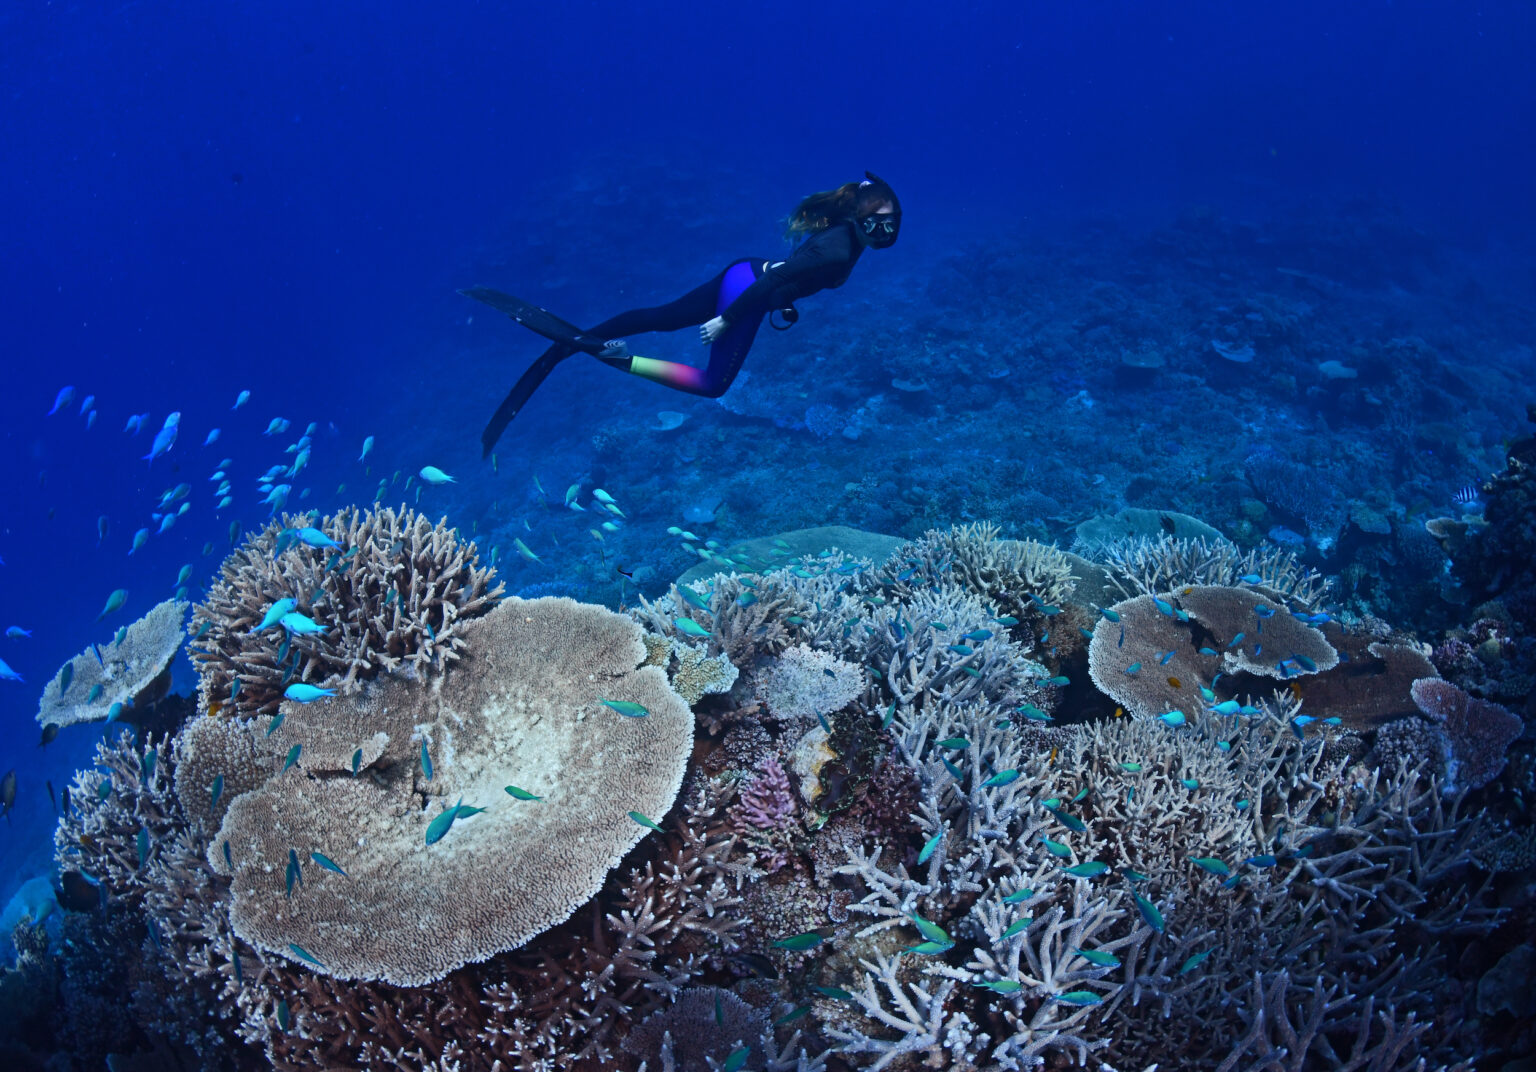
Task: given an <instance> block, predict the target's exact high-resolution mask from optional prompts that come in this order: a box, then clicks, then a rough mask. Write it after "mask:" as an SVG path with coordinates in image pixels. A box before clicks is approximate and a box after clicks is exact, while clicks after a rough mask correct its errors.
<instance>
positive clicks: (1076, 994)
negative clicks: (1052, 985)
mask: <svg viewBox="0 0 1536 1072" xmlns="http://www.w3.org/2000/svg"><path fill="white" fill-rule="evenodd" d="M1056 1000H1057V1001H1059V1002H1061V1003H1062V1004H1063V1005H1099V1004H1102V1003H1103V1001H1104V999H1103V998H1101V997H1099V995H1097V994H1095V993H1094V992H1093V991H1092V990H1069V991H1067V993H1065V994H1057V995H1056Z"/></svg>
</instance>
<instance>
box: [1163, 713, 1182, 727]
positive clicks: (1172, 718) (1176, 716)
mask: <svg viewBox="0 0 1536 1072" xmlns="http://www.w3.org/2000/svg"><path fill="white" fill-rule="evenodd" d="M1157 717H1158V719H1159V720H1160V721H1161V722H1162V723H1163V724H1164V725H1168V726H1182V725H1184V712H1183V711H1165V712H1163V713H1162V714H1160V715H1158V716H1157Z"/></svg>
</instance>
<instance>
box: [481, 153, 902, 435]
mask: <svg viewBox="0 0 1536 1072" xmlns="http://www.w3.org/2000/svg"><path fill="white" fill-rule="evenodd" d="M900 229H901V202H900V201H899V200H898V199H897V197H896V191H894V190H892V189H891V187H890V185H889V184H888V183H886V182H885V181H884V180H883V179H881V178H880V177H879V176H877V175H873V174H871V173H870V172H868V171H866V172H865V173H864V179H863V181H861V182H848V183H844V184H843V185H841V186H839V187H837V188H836V189H833V190H825V191H822V192H821V193H815V194H811V195H810V196H809V197H806V198H805V199H804V200H802V201H801V202H800V204H799V205H798V206H796V208H795V211H794V212H793V213H791V214H790V217H789V223H788V227H787V233H788V235H789V236H790V237H792V238H794V237H798V238H802V239H803V241H801V242H800V244H799V245H798V246H797V247H795V250H794V252H792V253H791V254H790V255H789V256H788V257H787V258H786V259H784V260H782V261H765V260H761V259H758V258H752V257H743V258H741V259H739V260H736V261H733V262H731V264H729V265H728V266H726V268H725V270H724V271H722V272H721V273H720V274H719V275H717V276H715V277H714V278H713V279H711V280H710V281H709V282H707V283H705V284H703V285H702V286H699V287H696V288H694V289H693V290H691V291H689V292H688V293H687V294H684V295H683V296H682V297H681V298H678V299H677V300H676V301H672V302H669V303H667V304H666V305H657V306H653V307H651V308H646V309H631V310H629V311H627V312H623V313H619V314H618V315H617V316H614V317H611V318H609V319H607V320H604V321H603V322H602V323H601V324H597V325H596V326H594V327H593V328H591V329H590V330H588V331H582V330H581V329H580V328H577V327H575V326H574V325H572V324H569V323H567V322H566V321H564V320H561V319H560V318H559V317H557V316H554V315H553V314H552V313H549V312H548V311H547V310H544V309H540V308H539V307H537V306H534V305H529V304H528V303H527V302H524V301H522V300H520V299H518V298H514V297H512V296H511V295H508V294H503V293H501V292H500V291H496V290H491V289H490V288H488V287H471V288H470V289H468V290H465V291H463V292H462V293H464V294H465V295H467V296H469V297H471V298H475V299H477V300H479V301H483V302H485V303H486V304H488V305H490V306H492V307H493V308H496V309H499V310H500V311H501V312H503V313H506V314H507V315H508V316H510V317H511V318H512V319H514V320H516V321H517V322H518V323H520V324H522V325H523V326H524V327H527V328H529V329H530V330H532V331H535V332H537V333H538V334H540V335H543V336H544V337H545V338H548V339H550V340H552V341H553V345H552V346H550V347H549V349H547V350H545V351H544V353H543V354H541V355H540V356H539V358H538V360H536V361H535V362H534V363H533V364H532V365H530V366H529V367H528V370H527V371H526V372H524V373H523V374H522V375H521V376H520V377H518V380H517V383H516V384H514V385H513V387H512V390H511V391H510V392H509V393H508V394H507V397H506V398H505V399H504V400H503V401H502V403H501V405H500V407H498V408H497V410H496V414H495V416H493V417H492V418H491V421H490V423H489V424H488V425H486V427H485V431H484V432H483V433H482V434H481V436H480V443H481V445H482V446H483V447H484V455H485V456H486V457H489V456H490V453H491V448H493V447H494V446H495V445H496V441H497V440H498V439H500V438H501V435H502V433H503V432H505V431H506V429H507V425H509V424H511V423H512V418H514V417H516V416H517V414H518V411H519V410H521V409H522V408H523V406H524V405H526V404H527V402H528V399H529V398H531V397H532V396H533V392H534V391H536V390H537V389H538V387H539V384H541V383H543V382H544V378H545V377H546V376H548V375H549V374H550V373H551V372H552V371H554V367H555V366H556V365H557V364H559V363H560V362H561V361H564V360H565V359H566V358H568V357H570V356H571V355H573V354H576V353H587V354H591V355H592V356H594V357H596V358H597V359H598V360H599V361H601V362H603V363H604V364H605V365H610V366H612V367H613V368H616V369H618V370H620V371H621V372H628V373H630V374H632V375H635V376H640V377H642V378H644V379H647V380H654V381H655V382H656V383H660V384H665V385H666V386H668V387H672V388H676V389H677V390H679V391H686V392H687V393H689V394H694V395H702V396H703V397H705V398H719V397H720V396H721V395H723V394H725V391H726V389H727V388H728V387H730V385H731V381H732V380H734V379H735V378H736V374H737V373H738V372H740V371H741V365H742V362H743V361H745V360H746V357H747V351H748V350H749V349H751V347H752V340H753V339H754V338H755V337H756V336H757V329H758V327H759V326H760V325H761V324H762V321H763V318H764V317H765V316H770V315H771V313H772V312H778V313H779V315H780V316H781V317H782V318H783V320H784V324H783V326H782V327H781V326H780V325H779V324H777V323H774V322H773V321H772V320H771V319H770V321H769V322H770V323H771V324H773V326H774V327H775V328H776V329H778V330H780V331H782V330H785V329H787V328H788V327H789V326H790V325H792V324H794V323H795V322H796V321H797V320H799V312H798V311H797V310H796V309H795V307H794V303H795V302H796V301H797V300H798V299H800V298H804V297H808V296H809V295H811V294H815V293H817V292H818V291H821V290H826V289H827V288H829V287H840V286H842V285H843V284H844V283H846V282H847V281H848V277H849V275H851V274H852V272H853V266H854V265H855V264H857V263H858V261H859V256H860V254H862V253H863V252H864V250H865V249H866V248H869V249H889V248H890V247H891V246H893V245H894V244H895V243H896V235H897V233H898V232H899V231H900ZM694 324H697V325H700V327H699V336H700V338H701V339H702V340H703V342H704V343H705V344H706V345H708V346H709V362H708V364H706V365H705V366H704V367H703V368H697V367H695V366H693V365H686V364H683V363H682V362H679V361H658V360H655V359H653V358H649V357H640V356H638V355H635V354H631V353H630V352H629V346H628V344H627V343H626V342H625V336H629V335H636V334H640V333H641V332H647V331H677V330H679V329H680V328H685V327H689V326H691V325H694Z"/></svg>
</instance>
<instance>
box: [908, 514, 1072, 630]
mask: <svg viewBox="0 0 1536 1072" xmlns="http://www.w3.org/2000/svg"><path fill="white" fill-rule="evenodd" d="M999 531H1000V530H999V529H998V527H997V526H996V525H994V524H992V523H991V522H988V521H978V522H976V523H974V524H970V525H960V526H956V527H955V528H951V529H932V530H930V531H928V532H926V533H924V534H923V536H922V537H921V538H919V539H917V540H913V541H912V542H911V543H907V544H903V545H902V546H901V547H899V548H897V549H896V550H895V551H894V552H892V554H891V556H890V558H889V559H888V560H887V562H886V563H885V565H884V566H882V567H881V568H880V571H879V577H880V579H881V580H883V581H885V582H887V583H889V584H892V585H895V586H897V587H898V588H900V589H901V590H903V591H906V590H910V589H918V588H924V587H929V586H932V585H936V584H952V585H958V586H960V587H962V588H964V589H966V590H967V591H969V592H970V593H971V594H972V595H973V596H974V597H975V598H977V599H979V600H982V601H984V602H986V603H987V604H988V605H989V606H990V607H991V608H994V609H992V611H991V613H992V614H996V615H1004V614H1011V615H1013V616H1015V617H1019V618H1022V617H1024V616H1025V615H1026V614H1030V613H1032V612H1033V610H1034V608H1035V607H1036V606H1037V604H1035V603H1034V601H1033V600H1031V599H1030V597H1031V596H1034V597H1036V598H1038V599H1039V600H1041V601H1042V602H1044V603H1047V604H1061V603H1064V602H1066V601H1067V599H1068V598H1069V597H1070V596H1071V595H1072V591H1073V589H1074V588H1075V587H1076V585H1077V577H1076V575H1075V574H1074V573H1073V563H1072V559H1071V557H1070V556H1068V555H1066V554H1064V553H1063V552H1062V551H1060V550H1058V549H1057V548H1055V547H1052V546H1051V545H1049V544H1043V543H1037V542H1035V541H1034V540H1005V539H1000V538H999V537H998V533H999Z"/></svg>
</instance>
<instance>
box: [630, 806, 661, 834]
mask: <svg viewBox="0 0 1536 1072" xmlns="http://www.w3.org/2000/svg"><path fill="white" fill-rule="evenodd" d="M629 817H630V818H631V819H633V820H634V821H635V822H637V823H639V824H640V825H641V826H643V827H645V828H646V829H647V830H654V831H656V832H657V833H658V834H659V833H661V832H662V829H661V827H659V826H657V825H656V822H655V820H653V819H648V818H646V817H645V816H644V815H642V814H641V813H640V812H638V811H632V812H630V813H629Z"/></svg>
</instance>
